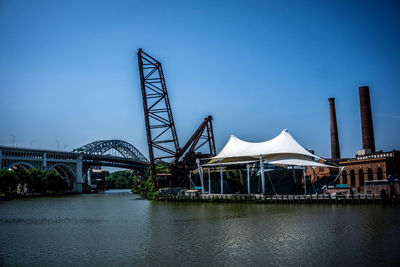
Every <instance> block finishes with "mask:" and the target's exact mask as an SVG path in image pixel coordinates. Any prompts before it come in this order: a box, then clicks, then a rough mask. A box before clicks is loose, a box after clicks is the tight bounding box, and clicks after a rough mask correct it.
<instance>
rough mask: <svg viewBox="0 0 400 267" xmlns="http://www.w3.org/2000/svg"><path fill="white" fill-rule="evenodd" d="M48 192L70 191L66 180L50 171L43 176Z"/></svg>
mask: <svg viewBox="0 0 400 267" xmlns="http://www.w3.org/2000/svg"><path fill="white" fill-rule="evenodd" d="M43 181H44V183H45V184H46V187H47V188H46V189H47V191H50V192H56V193H62V192H64V191H66V190H67V189H68V183H67V181H65V179H64V178H63V177H62V176H61V175H60V174H58V173H56V172H55V171H48V172H46V173H45V175H44V176H43Z"/></svg>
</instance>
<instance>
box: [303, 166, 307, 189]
mask: <svg viewBox="0 0 400 267" xmlns="http://www.w3.org/2000/svg"><path fill="white" fill-rule="evenodd" d="M303 179H304V195H307V181H306V173H305V171H304V166H303Z"/></svg>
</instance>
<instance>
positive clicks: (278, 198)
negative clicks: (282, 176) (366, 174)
mask: <svg viewBox="0 0 400 267" xmlns="http://www.w3.org/2000/svg"><path fill="white" fill-rule="evenodd" d="M158 200H159V201H172V202H204V203H264V204H384V203H392V204H395V203H399V201H398V199H397V198H381V197H380V195H377V194H352V195H350V194H349V195H329V194H315V195H260V194H252V195H246V194H224V195H221V194H204V195H198V196H177V195H168V196H158Z"/></svg>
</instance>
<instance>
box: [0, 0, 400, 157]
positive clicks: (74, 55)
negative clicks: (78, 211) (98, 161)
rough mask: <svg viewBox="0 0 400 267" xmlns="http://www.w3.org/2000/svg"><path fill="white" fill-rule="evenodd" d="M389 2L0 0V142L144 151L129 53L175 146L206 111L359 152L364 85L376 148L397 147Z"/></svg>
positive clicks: (235, 128)
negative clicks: (154, 91) (161, 105)
mask: <svg viewBox="0 0 400 267" xmlns="http://www.w3.org/2000/svg"><path fill="white" fill-rule="evenodd" d="M399 29H400V3H399V1H40V0H38V1H22V0H13V1H9V0H0V36H1V42H0V125H1V127H0V144H2V145H11V144H12V136H11V135H14V136H15V143H16V144H17V145H18V146H25V147H29V146H30V145H31V144H32V146H33V147H40V148H49V149H56V148H57V141H58V142H59V146H60V148H64V145H66V149H67V150H71V149H73V148H76V147H79V146H81V145H84V144H86V143H89V142H91V141H95V140H99V139H114V138H117V139H123V140H126V141H128V142H130V143H132V144H134V145H135V146H136V147H137V148H139V150H141V151H142V152H143V153H144V154H145V155H147V143H146V135H145V127H144V116H143V108H142V102H141V93H140V83H139V74H138V66H137V58H136V52H137V49H138V48H143V49H144V51H145V52H148V53H149V54H150V55H152V56H154V57H155V58H157V59H158V60H159V61H161V62H162V64H163V68H164V74H165V77H166V82H167V87H168V90H169V96H170V100H171V104H172V112H173V115H174V118H175V123H176V129H177V132H178V137H179V139H180V144H181V146H182V145H183V144H184V143H185V142H186V140H187V139H188V138H189V137H190V135H191V134H192V133H193V132H194V130H195V129H196V128H197V127H198V125H199V124H200V123H201V122H202V120H203V118H204V117H206V116H207V115H208V114H211V115H212V116H213V117H214V121H213V126H214V134H215V137H216V145H217V151H220V149H222V147H223V145H224V144H225V143H226V142H227V140H228V139H229V136H230V134H234V135H236V136H237V137H239V138H241V139H244V140H248V141H264V140H266V139H270V138H273V137H274V136H276V135H278V134H279V133H280V131H281V130H282V129H284V128H288V129H289V131H290V132H291V134H292V135H293V136H294V137H295V138H296V139H297V140H298V141H299V142H300V143H301V144H302V145H304V146H305V147H307V148H310V149H313V150H315V152H316V154H318V155H320V156H323V157H329V156H330V136H329V133H330V131H329V106H328V97H336V111H337V119H338V128H339V137H340V147H341V152H342V156H343V157H352V156H354V154H355V152H356V150H357V149H360V148H361V147H362V143H361V142H362V140H361V122H360V111H359V100H358V87H359V86H362V85H368V86H370V90H371V102H372V103H371V104H372V112H373V122H374V127H375V142H376V148H377V150H392V149H400V139H399V137H398V133H399V132H400V105H399V100H400V50H399V47H400V34H399Z"/></svg>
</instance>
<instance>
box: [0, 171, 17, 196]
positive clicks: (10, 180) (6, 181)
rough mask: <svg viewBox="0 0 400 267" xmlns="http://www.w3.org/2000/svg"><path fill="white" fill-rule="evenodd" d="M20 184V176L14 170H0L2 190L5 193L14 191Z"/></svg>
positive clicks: (0, 187)
mask: <svg viewBox="0 0 400 267" xmlns="http://www.w3.org/2000/svg"><path fill="white" fill-rule="evenodd" d="M17 186H18V177H17V175H16V174H15V172H14V171H11V170H6V169H2V170H0V191H1V192H3V193H10V192H14V191H15V190H16V189H17Z"/></svg>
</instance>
